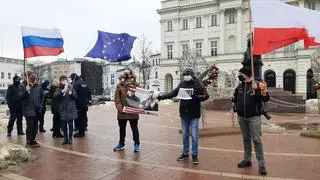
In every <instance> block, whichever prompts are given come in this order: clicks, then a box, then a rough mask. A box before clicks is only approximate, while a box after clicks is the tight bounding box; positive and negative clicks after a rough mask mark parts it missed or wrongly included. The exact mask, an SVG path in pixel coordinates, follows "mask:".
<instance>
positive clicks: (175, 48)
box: [172, 18, 181, 58]
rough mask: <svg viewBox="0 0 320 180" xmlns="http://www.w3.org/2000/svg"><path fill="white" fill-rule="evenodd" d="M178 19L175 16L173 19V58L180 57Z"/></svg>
mask: <svg viewBox="0 0 320 180" xmlns="http://www.w3.org/2000/svg"><path fill="white" fill-rule="evenodd" d="M179 21H180V19H179V18H175V19H173V21H172V23H173V28H174V29H173V31H174V38H173V39H174V45H173V58H180V57H181V55H180V54H181V52H180V38H179V32H180V23H179Z"/></svg>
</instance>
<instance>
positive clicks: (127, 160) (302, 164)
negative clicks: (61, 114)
mask: <svg viewBox="0 0 320 180" xmlns="http://www.w3.org/2000/svg"><path fill="white" fill-rule="evenodd" d="M160 109H161V115H160V116H159V117H156V116H141V119H140V120H139V128H140V138H141V148H142V151H141V152H140V153H134V152H133V142H132V134H131V130H130V127H127V140H126V150H125V151H122V152H113V150H112V149H113V147H114V146H115V145H116V144H117V142H118V133H119V132H118V125H117V121H116V112H115V111H114V109H113V108H103V107H93V108H91V109H90V111H89V131H88V133H87V135H86V137H85V138H80V139H75V140H74V144H73V145H72V146H70V145H68V146H63V145H61V142H62V140H63V139H53V138H52V137H51V133H49V132H47V133H45V134H39V135H38V139H39V141H40V142H41V143H44V146H42V147H41V148H38V149H34V150H33V153H35V154H36V155H37V156H38V157H39V159H38V160H37V161H35V162H34V163H33V164H31V165H29V166H27V167H26V168H25V169H24V170H23V171H21V172H19V175H21V176H25V177H28V178H32V179H39V180H42V179H43V180H51V179H54V180H57V179H61V180H64V179H70V180H73V179H75V180H82V179H83V180H91V179H93V180H95V179H97V180H104V179H126V180H127V179H175V180H176V179H186V180H188V179H192V180H194V179H201V180H202V179H218V180H220V179H223V180H224V179H226V180H233V179H237V178H234V177H233V176H242V175H249V176H255V177H259V176H258V168H257V162H256V160H255V155H254V154H253V167H252V168H250V169H238V168H237V167H236V164H237V163H238V162H239V161H241V160H242V157H243V153H242V152H241V151H242V148H243V145H242V138H241V135H232V136H220V137H201V138H200V151H199V159H200V164H199V165H197V166H195V165H193V164H192V162H191V160H189V161H186V162H177V161H176V158H177V156H178V155H180V153H181V150H182V139H181V134H179V133H178V130H179V129H180V120H179V116H178V111H177V106H176V105H169V106H161V107H160ZM207 117H208V126H212V127H218V126H230V125H231V120H230V114H229V113H228V112H223V111H208V112H207ZM273 117H274V118H273V121H279V122H280V121H281V122H283V121H288V122H289V121H301V119H304V115H295V114H291V115H290V116H288V115H287V116H282V115H274V116H273ZM51 118H52V115H50V114H47V115H46V129H47V130H49V129H50V128H51ZM307 120H308V121H313V120H315V118H314V117H310V118H308V119H307ZM127 126H130V125H129V123H128V124H127ZM0 140H1V141H11V142H14V143H18V144H23V145H24V144H25V137H17V136H13V137H12V138H10V139H8V138H6V137H5V135H4V134H3V136H1V137H0ZM190 142H191V141H190ZM263 142H264V149H265V152H266V163H267V169H268V171H269V174H268V175H269V176H270V177H279V178H298V179H311V180H313V179H314V180H318V179H320V174H319V173H317V172H318V170H319V168H320V154H319V152H320V146H319V140H316V139H309V138H303V137H300V136H297V135H272V134H266V133H264V135H263ZM190 148H191V146H190ZM66 150H67V151H66ZM190 153H191V149H190ZM272 153H291V154H289V155H288V154H272ZM308 154H309V155H312V154H314V155H315V156H310V157H307V156H306V155H308ZM221 172H223V173H222V174H224V175H227V177H223V176H213V175H211V174H210V173H220V174H221ZM238 179H239V178H238Z"/></svg>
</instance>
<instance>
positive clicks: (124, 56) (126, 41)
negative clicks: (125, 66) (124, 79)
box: [86, 31, 137, 62]
mask: <svg viewBox="0 0 320 180" xmlns="http://www.w3.org/2000/svg"><path fill="white" fill-rule="evenodd" d="M136 39H137V38H136V37H134V36H130V35H129V34H127V33H122V34H113V33H108V32H103V31H98V40H97V42H96V44H95V45H94V47H93V48H92V49H91V51H90V52H89V53H88V54H87V55H86V57H91V58H100V59H104V60H107V61H109V62H120V61H127V60H130V59H131V55H130V52H131V50H132V47H133V42H134V41H135V40H136Z"/></svg>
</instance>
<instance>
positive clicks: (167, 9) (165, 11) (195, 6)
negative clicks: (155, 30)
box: [157, 1, 218, 15]
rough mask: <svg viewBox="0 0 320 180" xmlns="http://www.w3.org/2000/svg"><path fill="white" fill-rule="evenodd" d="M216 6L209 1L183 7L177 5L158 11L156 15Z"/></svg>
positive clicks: (214, 2)
mask: <svg viewBox="0 0 320 180" xmlns="http://www.w3.org/2000/svg"><path fill="white" fill-rule="evenodd" d="M216 4H218V2H217V1H209V2H201V3H194V4H188V5H183V6H180V5H178V6H173V7H168V8H162V9H158V10H157V13H158V14H159V15H162V14H164V13H168V12H175V11H180V10H187V9H194V8H202V7H208V6H213V5H216Z"/></svg>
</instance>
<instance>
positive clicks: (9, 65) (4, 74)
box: [0, 57, 31, 96]
mask: <svg viewBox="0 0 320 180" xmlns="http://www.w3.org/2000/svg"><path fill="white" fill-rule="evenodd" d="M23 63H24V62H23V60H21V59H13V58H6V57H0V96H5V93H6V91H7V89H8V87H9V85H11V84H12V83H13V82H12V79H13V77H14V76H16V75H18V76H19V77H21V78H22V77H23V72H24V69H23ZM29 66H31V65H30V64H27V69H29V68H30V67H29Z"/></svg>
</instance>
